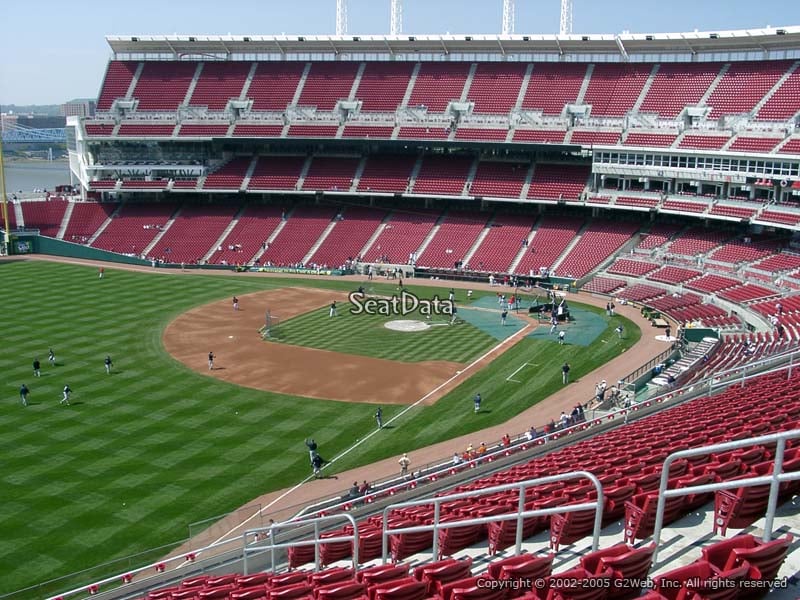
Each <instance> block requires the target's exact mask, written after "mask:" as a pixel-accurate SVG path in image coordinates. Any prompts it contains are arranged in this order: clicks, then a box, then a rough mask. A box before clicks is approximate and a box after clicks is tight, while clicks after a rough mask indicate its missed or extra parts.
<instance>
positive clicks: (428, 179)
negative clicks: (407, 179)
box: [413, 156, 473, 196]
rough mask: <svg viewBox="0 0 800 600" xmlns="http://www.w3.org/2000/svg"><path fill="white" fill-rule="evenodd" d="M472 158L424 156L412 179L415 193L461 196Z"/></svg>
mask: <svg viewBox="0 0 800 600" xmlns="http://www.w3.org/2000/svg"><path fill="white" fill-rule="evenodd" d="M472 161H473V159H472V158H471V157H470V158H464V157H446V156H425V157H424V158H423V159H422V166H421V167H420V169H419V173H418V174H417V177H416V179H415V181H414V189H413V192H414V193H415V194H441V195H445V196H461V195H463V193H464V184H465V183H466V181H467V175H468V174H469V169H470V167H471V166H472Z"/></svg>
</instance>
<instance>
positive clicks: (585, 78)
mask: <svg viewBox="0 0 800 600" xmlns="http://www.w3.org/2000/svg"><path fill="white" fill-rule="evenodd" d="M593 73H594V63H590V64H589V65H587V66H586V75H584V76H583V83H581V89H580V90H579V91H578V97H577V98H576V99H575V104H583V99H584V97H585V96H586V90H588V89H589V83H590V82H591V81H592V74H593Z"/></svg>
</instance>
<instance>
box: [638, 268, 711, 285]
mask: <svg viewBox="0 0 800 600" xmlns="http://www.w3.org/2000/svg"><path fill="white" fill-rule="evenodd" d="M702 274H703V273H702V271H695V270H694V269H685V268H683V267H673V266H666V267H661V268H660V269H659V270H658V271H655V272H653V273H650V274H649V275H648V276H647V279H649V280H651V281H660V282H661V283H671V284H673V285H677V284H679V283H684V282H686V281H689V280H690V279H694V278H695V277H699V276H700V275H702Z"/></svg>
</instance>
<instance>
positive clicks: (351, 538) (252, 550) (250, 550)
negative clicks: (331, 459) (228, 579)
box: [242, 513, 359, 575]
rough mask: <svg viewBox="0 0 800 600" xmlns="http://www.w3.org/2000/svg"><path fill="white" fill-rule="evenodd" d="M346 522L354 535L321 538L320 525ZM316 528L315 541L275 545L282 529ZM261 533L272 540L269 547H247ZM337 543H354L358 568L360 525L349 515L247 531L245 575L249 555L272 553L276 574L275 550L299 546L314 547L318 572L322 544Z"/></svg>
mask: <svg viewBox="0 0 800 600" xmlns="http://www.w3.org/2000/svg"><path fill="white" fill-rule="evenodd" d="M341 520H346V521H349V522H350V525H352V527H353V535H346V534H345V535H339V536H336V537H329V538H324V539H323V538H321V537H320V534H321V531H320V524H321V523H327V522H329V521H341ZM309 525H311V526H313V527H314V539H313V540H305V541H291V542H282V543H277V544H276V543H275V535H276V533H277V532H278V531H280V530H281V529H290V528H291V529H296V528H298V527H307V526H309ZM261 533H266V534H267V537H268V539H269V540H270V543H269V545H267V546H250V547H248V545H247V537H248V536H254V535H258V534H261ZM336 542H352V543H353V568H354V569H357V568H358V564H359V563H358V524H357V523H356V520H355V519H354V518H353V517H352V516H350V515H348V514H344V513H342V514H338V515H328V516H324V517H316V518H314V519H307V520H304V521H299V522H298V521H287V522H285V523H272V524H271V525H270V526H269V527H268V528H263V527H262V528H259V529H250V530H248V531H245V532H244V533H243V534H242V561H243V563H244V566H243V569H244V574H245V575H249V572H248V563H247V556H248V554H257V553H261V552H267V551H268V552H269V553H270V563H271V565H272V572H273V573H274V572H275V570H276V566H275V550H276V549H280V548H289V547H295V548H296V547H298V546H311V545H313V546H314V570H315V571H318V570H319V569H320V556H319V552H320V548H319V546H320V543H323V544H332V543H336Z"/></svg>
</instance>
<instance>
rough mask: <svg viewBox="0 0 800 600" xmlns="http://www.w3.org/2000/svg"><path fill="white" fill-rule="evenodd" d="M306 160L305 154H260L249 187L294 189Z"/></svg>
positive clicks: (257, 188)
mask: <svg viewBox="0 0 800 600" xmlns="http://www.w3.org/2000/svg"><path fill="white" fill-rule="evenodd" d="M305 162H306V157H305V156H259V157H258V162H257V163H256V167H255V169H254V170H253V174H252V175H251V176H250V182H249V183H248V184H247V189H248V190H293V189H295V188H296V187H297V181H298V180H299V179H300V173H301V172H302V171H303V165H304V164H305Z"/></svg>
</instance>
